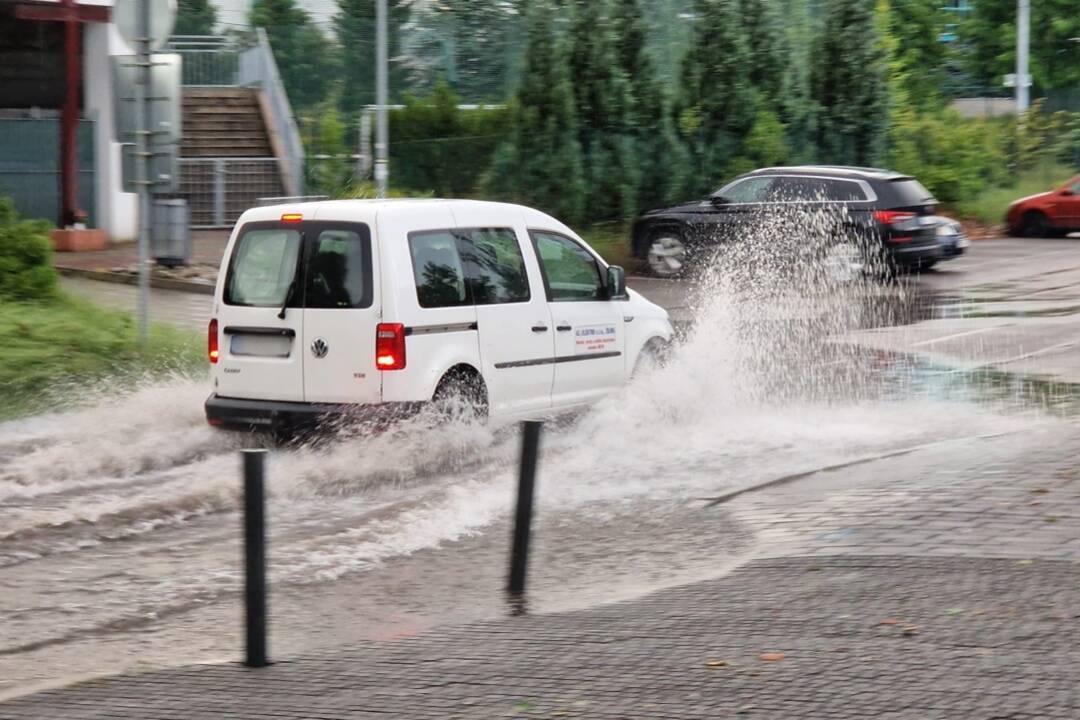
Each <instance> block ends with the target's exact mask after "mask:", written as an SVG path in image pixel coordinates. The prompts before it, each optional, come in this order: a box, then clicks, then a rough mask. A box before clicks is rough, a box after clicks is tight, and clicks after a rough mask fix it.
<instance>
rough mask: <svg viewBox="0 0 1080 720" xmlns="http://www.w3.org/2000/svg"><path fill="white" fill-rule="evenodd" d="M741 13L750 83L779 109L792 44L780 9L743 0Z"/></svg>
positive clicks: (767, 1) (762, 0) (771, 1)
mask: <svg viewBox="0 0 1080 720" xmlns="http://www.w3.org/2000/svg"><path fill="white" fill-rule="evenodd" d="M932 1H933V2H936V1H937V0H932ZM742 15H743V28H744V31H745V33H746V41H747V45H748V48H749V59H750V83H751V84H752V85H753V86H754V87H755V88H757V90H758V92H760V93H761V95H762V96H763V97H764V99H765V101H766V103H767V104H768V105H769V106H770V107H772V108H779V107H780V106H781V105H782V104H783V102H784V100H785V96H786V93H787V86H788V74H789V72H790V68H791V46H790V40H789V38H788V35H787V30H786V28H785V25H784V16H783V10H782V9H781V7H780V3H778V2H777V1H776V0H742Z"/></svg>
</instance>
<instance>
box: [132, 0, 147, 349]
mask: <svg viewBox="0 0 1080 720" xmlns="http://www.w3.org/2000/svg"><path fill="white" fill-rule="evenodd" d="M137 2H138V14H139V21H138V28H139V32H138V36H139V37H138V43H137V45H138V46H139V47H138V56H139V59H138V65H139V79H138V82H136V83H135V113H136V115H137V118H138V120H137V123H138V124H137V125H136V128H135V185H136V190H137V191H138V193H139V309H138V318H139V342H141V343H142V344H144V345H145V344H146V342H147V341H148V339H149V337H150V183H149V172H148V170H147V165H148V164H149V158H150V113H149V108H148V105H147V100H146V99H147V96H148V95H149V94H150V1H149V0H137Z"/></svg>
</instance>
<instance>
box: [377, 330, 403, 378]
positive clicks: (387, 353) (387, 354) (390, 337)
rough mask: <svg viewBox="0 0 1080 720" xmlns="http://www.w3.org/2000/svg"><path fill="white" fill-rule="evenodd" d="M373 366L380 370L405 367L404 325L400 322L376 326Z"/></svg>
mask: <svg viewBox="0 0 1080 720" xmlns="http://www.w3.org/2000/svg"><path fill="white" fill-rule="evenodd" d="M375 367H377V368H378V369H380V370H404V369H405V326H404V325H402V324H401V323H379V324H378V326H376V328H375Z"/></svg>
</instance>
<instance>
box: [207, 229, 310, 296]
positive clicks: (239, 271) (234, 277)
mask: <svg viewBox="0 0 1080 720" xmlns="http://www.w3.org/2000/svg"><path fill="white" fill-rule="evenodd" d="M299 255H300V233H299V232H298V231H297V230H291V229H290V230H286V229H279V228H272V229H263V230H248V231H247V232H245V233H244V234H243V236H241V238H240V240H239V242H237V244H236V250H235V251H234V252H233V259H232V262H231V263H229V272H228V275H227V277H226V279H225V304H226V305H248V306H253V307H274V306H278V305H281V304H282V303H283V302H285V294H286V293H287V292H288V291H289V285H291V284H292V281H293V278H294V276H295V274H296V261H297V259H298V257H299Z"/></svg>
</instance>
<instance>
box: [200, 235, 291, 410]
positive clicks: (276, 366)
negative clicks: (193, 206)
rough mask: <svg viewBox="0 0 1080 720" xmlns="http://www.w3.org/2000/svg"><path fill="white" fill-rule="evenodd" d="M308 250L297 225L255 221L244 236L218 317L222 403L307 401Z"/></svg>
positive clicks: (231, 260)
mask: <svg viewBox="0 0 1080 720" xmlns="http://www.w3.org/2000/svg"><path fill="white" fill-rule="evenodd" d="M302 246H303V235H302V231H301V229H300V228H299V227H298V226H297V225H290V224H286V223H279V222H252V223H247V224H245V225H244V226H242V227H241V228H240V229H239V230H238V233H237V237H236V240H235V242H234V243H233V246H232V250H231V252H230V256H229V263H228V267H227V268H226V271H225V280H224V284H223V286H222V290H221V295H220V297H219V298H218V308H217V315H216V317H217V321H218V337H219V342H220V355H219V360H218V367H219V369H218V372H217V374H216V377H215V382H216V385H215V392H216V393H217V394H218V395H219V396H221V397H227V398H257V399H259V400H285V401H293V402H299V401H302V400H303V399H304V374H303V362H304V359H303V355H302V353H300V352H299V347H300V340H301V337H302V336H301V333H302V327H303V325H302V318H303V315H302V313H301V312H300V310H299V309H297V308H298V307H299V305H300V295H301V294H302V293H301V292H300V290H301V286H300V278H299V269H300V263H299V260H300V255H301V248H302ZM286 306H288V307H286Z"/></svg>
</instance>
